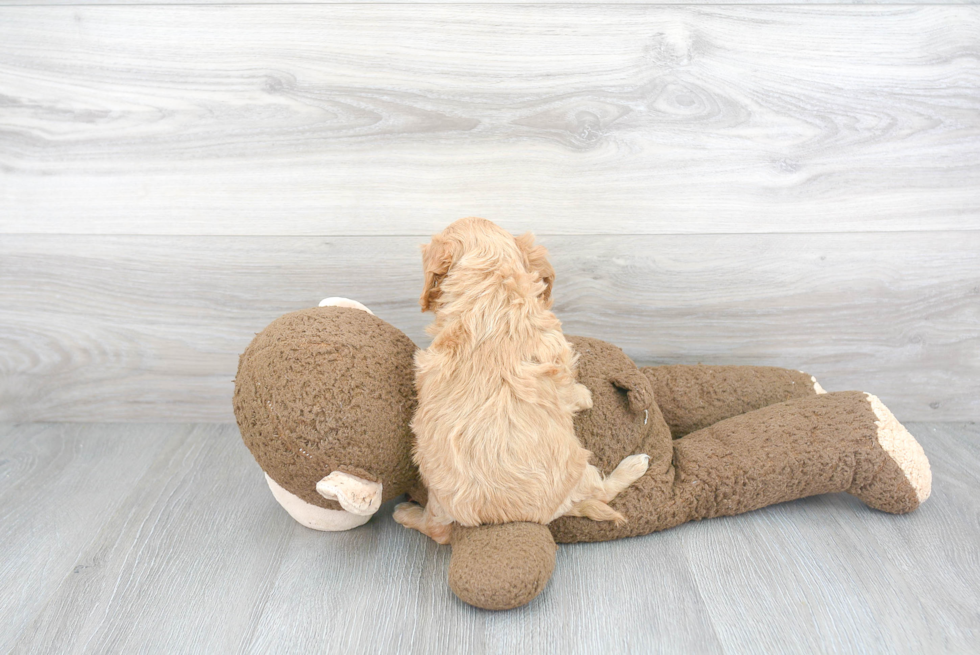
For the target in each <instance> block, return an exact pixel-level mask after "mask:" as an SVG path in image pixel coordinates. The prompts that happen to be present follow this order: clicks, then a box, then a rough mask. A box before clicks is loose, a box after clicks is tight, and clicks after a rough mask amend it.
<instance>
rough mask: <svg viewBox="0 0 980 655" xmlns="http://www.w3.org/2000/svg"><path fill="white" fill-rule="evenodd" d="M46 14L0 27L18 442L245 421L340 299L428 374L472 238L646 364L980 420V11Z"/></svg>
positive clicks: (8, 357)
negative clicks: (523, 240)
mask: <svg viewBox="0 0 980 655" xmlns="http://www.w3.org/2000/svg"><path fill="white" fill-rule="evenodd" d="M45 4H46V5H56V4H61V3H60V2H47V3H32V6H17V3H16V2H7V1H4V0H0V5H2V6H0V420H13V421H34V420H48V421H66V420H75V421H227V420H231V419H232V416H231V409H230V395H231V380H232V378H233V376H234V371H235V366H236V362H237V353H239V352H240V351H241V350H242V349H243V348H244V347H245V345H247V343H248V341H249V339H250V338H251V337H252V335H253V334H254V333H255V332H256V331H258V330H260V329H261V328H262V327H264V326H265V325H266V324H267V323H268V322H269V321H271V320H272V319H273V318H274V317H276V316H277V315H279V314H282V313H284V312H287V311H290V310H293V309H298V308H302V307H307V306H311V305H313V304H315V303H316V302H317V301H318V300H319V299H320V298H321V297H324V296H328V295H346V296H349V297H353V298H357V299H360V300H362V301H363V302H365V303H366V304H368V305H369V306H371V307H372V308H373V309H375V311H376V312H377V313H378V314H379V315H380V316H382V317H383V318H385V319H386V320H388V321H390V322H392V323H393V324H395V325H397V326H399V327H401V328H402V329H404V330H405V331H406V333H408V334H409V336H411V337H412V338H413V339H415V340H416V342H417V343H419V344H420V345H423V346H424V345H425V344H426V339H425V337H424V333H423V331H422V330H423V326H424V324H425V322H426V317H425V316H423V315H421V314H419V313H418V308H417V305H416V304H415V302H416V298H417V296H418V292H419V282H420V265H419V257H418V250H417V245H418V244H419V243H422V242H424V241H425V240H426V238H427V236H428V235H429V234H431V233H432V232H435V231H438V230H439V229H441V228H442V227H443V226H444V225H446V224H447V223H449V222H450V221H452V220H453V219H455V218H458V217H461V216H466V215H482V216H485V217H487V218H490V219H493V220H495V221H497V222H499V223H500V224H501V225H503V226H505V227H507V228H508V229H511V230H513V231H515V232H518V231H524V230H527V229H530V230H534V231H535V232H536V233H537V234H538V235H539V237H540V240H541V241H542V242H543V243H544V244H545V245H547V246H548V247H549V249H550V250H551V253H552V257H553V260H554V264H555V267H556V269H557V271H558V282H557V285H556V289H555V295H556V298H557V305H556V309H557V311H558V313H559V315H560V316H561V318H562V319H563V321H564V324H565V327H566V331H567V332H569V333H573V334H585V335H590V336H597V337H600V338H604V339H607V340H609V341H612V342H614V343H617V344H619V345H621V346H623V347H624V349H625V350H626V351H627V352H628V353H629V354H630V355H631V356H632V357H634V358H635V359H636V360H637V361H639V362H641V363H674V362H697V361H701V362H704V363H740V364H753V363H755V364H767V365H778V366H787V367H792V368H801V369H805V370H807V371H809V372H811V373H813V374H815V375H816V376H817V377H818V379H820V381H821V383H822V384H823V385H824V386H825V387H827V388H828V389H831V390H834V389H847V388H858V389H865V390H868V391H872V392H874V393H876V394H878V395H879V396H881V398H882V399H883V400H884V401H885V402H886V404H888V405H889V406H890V407H891V408H892V409H893V410H894V411H895V413H896V414H897V415H898V416H899V418H902V419H904V420H931V421H936V420H975V419H977V418H978V417H980V254H978V253H980V7H977V6H975V5H958V4H940V5H936V4H929V5H925V4H913V5H891V4H882V5H860V6H859V5H840V4H834V5H825V6H824V5H819V4H777V5H765V3H746V5H744V6H742V5H733V4H731V3H726V4H725V5H703V4H698V5H686V6H685V5H676V4H672V5H658V4H654V3H649V4H635V5H630V4H617V5H593V4H574V3H563V4H556V5H551V6H547V5H519V4H515V5H506V6H504V5H500V6H498V5H493V4H491V3H485V4H479V5H466V6H462V5H453V4H404V5H403V4H397V3H396V4H360V5H357V4H329V3H323V4H288V3H284V4H270V3H263V4H256V5H249V4H228V5H222V4H214V3H208V4H206V5H203V4H202V5H193V4H180V3H160V2H155V3H153V4H146V5H145V6H142V5H140V3H127V4H124V5H121V6H120V5H114V4H112V3H95V4H93V3H88V4H85V5H71V6H44V5H45ZM753 4H755V5H759V6H751V5H753Z"/></svg>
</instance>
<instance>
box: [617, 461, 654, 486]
mask: <svg viewBox="0 0 980 655" xmlns="http://www.w3.org/2000/svg"><path fill="white" fill-rule="evenodd" d="M648 468H650V456H649V455H646V454H640V455H630V456H629V457H627V458H626V459H624V460H623V461H622V462H620V463H619V466H617V467H616V471H615V472H616V473H622V476H623V478H624V480H626V479H628V480H629V484H632V483H634V482H636V481H637V480H639V479H640V478H642V477H643V474H644V473H646V472H647V469H648Z"/></svg>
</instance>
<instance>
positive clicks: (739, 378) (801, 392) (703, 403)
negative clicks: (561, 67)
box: [640, 364, 826, 439]
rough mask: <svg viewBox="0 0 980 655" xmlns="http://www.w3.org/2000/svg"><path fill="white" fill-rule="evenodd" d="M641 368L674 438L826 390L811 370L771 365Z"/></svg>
mask: <svg viewBox="0 0 980 655" xmlns="http://www.w3.org/2000/svg"><path fill="white" fill-rule="evenodd" d="M640 371H641V372H642V373H643V374H644V375H645V376H646V377H647V379H648V380H650V386H651V387H652V389H653V395H654V398H656V401H657V404H658V405H659V406H660V411H661V412H663V415H664V420H665V421H666V422H667V426H668V427H669V428H670V433H671V435H672V436H673V437H674V438H675V439H677V438H680V437H683V436H684V435H686V434H690V433H691V432H694V431H696V430H700V429H701V428H706V427H708V426H709V425H714V424H715V423H717V422H718V421H724V420H725V419H727V418H731V417H733V416H739V415H740V414H745V413H746V412H751V411H753V410H756V409H761V408H762V407H766V406H767V405H773V404H775V403H779V402H783V401H785V400H791V399H793V398H805V397H807V396H813V395H816V394H821V393H826V392H825V391H824V390H823V389H822V388H821V387H820V385H819V384H817V380H816V378H814V377H813V376H811V375H810V374H808V373H804V372H802V371H793V370H790V369H785V368H775V367H773V366H703V365H700V364H699V365H697V366H686V365H671V366H644V367H643V368H641V369H640Z"/></svg>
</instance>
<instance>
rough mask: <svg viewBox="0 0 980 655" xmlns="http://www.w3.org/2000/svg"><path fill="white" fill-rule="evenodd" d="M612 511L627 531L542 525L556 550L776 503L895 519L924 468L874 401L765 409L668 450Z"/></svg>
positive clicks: (924, 475)
mask: <svg viewBox="0 0 980 655" xmlns="http://www.w3.org/2000/svg"><path fill="white" fill-rule="evenodd" d="M653 464H654V463H653V462H651V466H650V470H649V471H648V472H647V475H646V476H644V477H643V478H641V480H640V481H638V482H637V483H635V484H634V485H633V486H632V487H630V488H629V489H627V490H626V491H624V492H623V493H622V494H620V496H618V497H617V498H616V499H615V500H614V501H613V502H612V503H610V504H611V505H612V506H613V507H614V508H615V509H617V510H618V511H620V512H622V513H623V514H625V515H626V517H627V523H626V524H625V525H623V526H616V525H614V524H610V523H596V522H591V523H583V522H580V521H581V520H580V519H576V518H571V517H562V518H560V519H558V520H556V521H554V522H552V523H551V524H550V527H551V531H552V534H553V535H554V537H555V541H557V542H573V541H606V540H609V539H618V538H621V537H627V536H635V535H641V534H647V533H650V532H655V531H657V530H664V529H666V528H670V527H673V526H675V525H679V524H681V523H685V522H687V521H690V520H693V519H704V518H711V517H715V516H727V515H732V514H741V513H743V512H748V511H751V510H754V509H758V508H760V507H766V506H768V505H773V504H776V503H781V502H785V501H788V500H795V499H797V498H804V497H806V496H813V495H816V494H825V493H836V492H841V491H846V492H848V493H850V494H852V495H854V496H857V497H858V498H860V499H861V500H862V501H863V502H864V503H865V504H867V505H868V506H870V507H872V508H874V509H878V510H881V511H884V512H890V513H893V514H901V513H905V512H910V511H912V510H914V509H915V508H917V507H918V506H919V505H920V504H921V503H922V502H923V501H925V500H926V499H927V498H928V497H929V493H930V490H931V486H932V474H931V472H930V469H929V461H928V459H926V456H925V453H924V452H923V451H922V447H921V446H920V445H919V444H918V442H917V441H916V440H915V438H914V437H913V436H912V435H911V434H909V432H908V431H907V430H906V429H905V428H904V427H903V426H902V425H901V424H900V423H899V422H898V421H897V420H895V417H894V416H892V414H891V412H889V411H888V409H887V408H886V407H885V406H884V405H883V404H882V403H881V401H880V400H878V399H877V398H876V397H874V396H872V395H870V394H866V393H862V392H859V391H841V392H836V393H828V394H820V395H811V396H808V397H803V398H796V399H793V400H789V401H785V402H782V403H777V404H775V405H769V406H767V407H763V408H761V409H757V410H755V411H752V412H748V413H746V414H741V415H739V416H735V417H732V418H729V419H726V420H724V421H721V422H719V423H716V424H714V425H711V426H709V427H707V428H703V429H701V430H698V431H697V432H693V433H691V434H689V435H687V436H686V437H683V438H681V439H677V440H675V441H674V442H673V457H672V458H671V460H670V461H664V460H661V461H660V462H658V466H657V467H654V465H653Z"/></svg>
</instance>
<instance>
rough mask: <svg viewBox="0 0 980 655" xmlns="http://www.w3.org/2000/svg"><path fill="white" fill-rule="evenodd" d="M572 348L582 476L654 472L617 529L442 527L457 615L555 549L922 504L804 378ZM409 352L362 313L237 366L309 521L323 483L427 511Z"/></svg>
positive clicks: (832, 399)
mask: <svg viewBox="0 0 980 655" xmlns="http://www.w3.org/2000/svg"><path fill="white" fill-rule="evenodd" d="M569 340H570V341H571V342H572V343H573V345H574V346H575V348H576V350H577V351H578V352H579V354H580V359H579V372H578V375H579V380H580V381H581V382H582V383H583V384H585V385H586V386H587V387H589V389H590V390H591V391H592V398H593V407H592V409H591V410H588V411H586V412H582V413H580V414H579V415H578V416H577V417H576V419H575V429H576V433H577V435H578V437H579V439H580V440H581V441H582V443H583V445H584V446H585V447H586V448H588V449H589V450H590V451H591V452H592V453H593V457H592V460H591V461H592V463H593V464H595V465H596V466H597V467H598V468H599V469H601V470H602V471H603V472H605V473H608V472H610V471H611V470H612V469H613V468H615V466H616V465H617V464H618V463H619V462H620V461H621V460H622V459H623V458H624V457H626V456H628V455H632V454H636V453H646V454H648V455H650V458H651V459H650V467H649V469H648V471H647V473H646V475H644V476H643V477H642V478H640V480H638V481H637V482H635V483H634V484H633V485H631V486H630V487H629V488H628V489H626V490H625V491H624V492H622V493H621V494H620V495H619V496H617V497H616V498H615V499H614V500H613V501H612V502H611V503H610V505H611V506H612V507H613V508H615V509H617V510H619V511H620V512H622V513H623V514H624V515H625V516H626V518H627V523H626V524H625V525H622V526H616V525H615V524H613V523H612V522H597V521H591V520H588V519H584V518H577V517H562V518H559V519H557V520H556V521H553V522H552V523H551V524H550V525H549V526H542V525H538V524H533V523H513V524H504V525H487V526H480V527H478V528H460V527H456V528H454V531H453V553H452V558H451V561H450V571H449V578H450V585H451V587H452V589H453V590H454V591H455V592H456V594H457V595H458V596H459V597H460V598H461V599H463V600H464V601H466V602H467V603H470V604H472V605H475V606H477V607H483V608H487V609H507V608H512V607H518V606H520V605H523V604H525V603H527V602H530V600H531V599H533V598H534V597H535V596H537V595H538V594H539V593H540V592H541V590H542V589H543V588H544V586H545V585H546V584H547V581H548V579H549V578H550V576H551V572H552V569H553V568H554V564H555V542H556V541H557V542H576V541H605V540H609V539H619V538H622V537H629V536H635V535H643V534H647V533H650V532H654V531H657V530H663V529H666V528H670V527H673V526H675V525H678V524H680V523H684V522H686V521H690V520H694V519H701V518H709V517H713V516H723V515H730V514H739V513H741V512H747V511H750V510H753V509H757V508H760V507H765V506H767V505H771V504H774V503H779V502H784V501H787V500H792V499H795V498H802V497H804V496H809V495H813V494H821V493H831V492H839V491H848V492H850V493H852V494H854V495H855V496H857V497H858V498H860V499H861V500H862V501H864V502H865V503H867V504H868V505H869V506H871V507H874V508H877V509H880V510H882V511H886V512H894V513H900V512H907V511H911V510H912V509H915V508H916V507H917V506H918V504H919V500H918V496H917V495H916V493H915V490H914V489H913V487H912V485H911V484H910V482H909V480H908V479H906V476H905V474H904V473H903V471H902V470H901V468H900V467H899V466H898V464H897V463H896V462H895V461H894V460H893V459H892V457H891V456H889V455H888V454H887V453H886V452H885V451H884V450H883V449H882V447H881V446H880V444H879V443H878V426H877V425H876V419H877V417H876V415H875V413H874V410H873V409H872V404H871V402H870V401H869V399H868V397H867V396H866V394H864V393H861V392H856V391H848V392H839V393H830V394H822V395H816V393H815V391H814V388H813V383H812V381H811V379H810V376H809V375H806V374H805V373H799V372H797V371H787V370H783V369H774V368H769V367H742V366H739V367H734V366H663V367H647V368H644V369H642V371H641V370H640V369H637V367H636V365H635V364H634V363H633V362H632V361H631V360H630V359H629V358H628V357H627V356H626V355H625V354H623V352H622V350H620V349H619V348H617V347H615V346H613V345H611V344H608V343H605V342H603V341H599V340H598V339H588V338H584V337H569ZM414 352H415V345H414V344H413V343H412V342H411V340H409V339H408V338H407V337H406V336H405V335H404V334H403V333H402V332H401V331H399V330H398V329H396V328H394V327H392V326H391V325H389V324H388V323H385V322H384V321H382V320H381V319H379V318H376V317H374V316H371V315H370V314H368V313H367V312H363V311H361V310H357V309H347V308H340V307H325V308H317V309H309V310H304V311H300V312H294V313H292V314H287V315H286V316H283V317H282V318H280V319H278V320H277V321H275V322H274V323H272V324H271V325H270V326H269V327H267V328H266V329H265V330H263V331H262V332H261V333H260V334H259V335H257V336H256V337H255V340H254V341H253V342H252V344H251V345H250V346H249V347H248V349H247V350H246V351H245V353H244V354H243V355H242V357H241V360H240V363H239V371H238V376H237V378H236V380H235V415H236V418H237V419H238V424H239V427H240V429H241V434H242V438H243V439H244V441H245V444H246V445H247V446H248V447H249V449H250V450H251V451H252V454H253V455H254V456H255V459H256V461H257V462H258V463H259V465H260V466H261V467H262V468H263V470H265V471H266V473H268V474H269V475H270V476H271V477H272V478H273V479H274V480H275V481H276V482H278V483H279V484H280V485H281V486H282V487H284V488H285V489H287V490H288V491H291V492H292V493H294V494H295V495H297V496H299V497H300V498H302V499H303V500H306V501H307V502H309V503H312V504H315V505H318V506H321V507H327V508H330V509H339V508H340V507H339V505H338V504H337V503H336V502H334V501H327V500H325V499H324V498H322V497H321V496H320V495H319V494H318V493H316V489H315V487H316V483H317V482H318V481H319V480H320V479H321V478H323V476H325V475H327V474H328V473H330V472H331V471H334V470H340V471H345V472H348V473H351V474H354V475H357V476H360V477H363V478H366V479H369V480H375V481H380V482H382V483H383V488H384V493H383V499H384V500H388V499H390V498H393V497H395V496H398V495H400V494H402V493H405V492H409V493H410V494H411V495H412V497H414V498H415V499H416V500H419V501H420V502H422V503H424V502H425V500H426V498H425V496H426V494H425V489H424V487H422V486H421V484H420V482H419V480H418V474H417V472H416V470H415V468H414V466H413V465H412V461H411V446H412V434H411V431H410V429H409V427H408V426H409V421H410V419H411V417H412V413H413V412H414V409H415V391H414V380H413V366H412V357H413V354H414ZM661 410H663V413H661ZM685 434H686V435H687V436H684V437H683V438H680V439H676V440H672V436H673V437H675V438H676V437H679V436H681V435H685ZM925 466H926V467H927V466H928V464H927V463H926V464H925Z"/></svg>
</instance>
